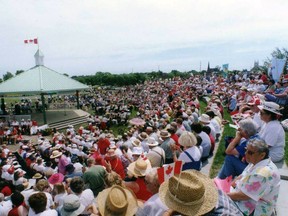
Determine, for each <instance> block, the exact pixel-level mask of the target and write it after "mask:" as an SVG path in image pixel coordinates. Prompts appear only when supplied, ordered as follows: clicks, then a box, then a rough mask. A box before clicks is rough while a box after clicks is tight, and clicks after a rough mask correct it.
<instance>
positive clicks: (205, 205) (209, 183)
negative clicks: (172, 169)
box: [159, 170, 243, 216]
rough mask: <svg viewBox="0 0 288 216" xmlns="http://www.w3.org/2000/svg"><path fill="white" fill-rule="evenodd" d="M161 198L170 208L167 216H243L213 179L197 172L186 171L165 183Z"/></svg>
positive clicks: (162, 187) (162, 186)
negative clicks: (217, 187)
mask: <svg viewBox="0 0 288 216" xmlns="http://www.w3.org/2000/svg"><path fill="white" fill-rule="evenodd" d="M159 197H160V199H161V201H162V202H163V203H164V204H165V205H166V206H168V207H169V209H170V210H168V211H167V212H165V213H164V214H163V216H164V215H165V216H166V215H169V216H170V215H179V214H180V215H183V216H184V215H185V216H200V215H201V216H202V215H207V216H209V215H227V216H229V215H230V216H235V215H243V214H242V213H241V212H240V211H239V209H238V208H237V206H236V205H235V204H234V202H233V201H232V200H231V199H230V198H229V197H228V196H227V195H226V194H225V193H224V192H222V191H221V190H217V189H216V187H215V184H214V182H213V180H211V179H210V178H209V177H207V176H206V175H204V174H202V173H201V172H199V171H197V170H189V171H188V170H186V171H183V172H181V173H180V175H179V176H172V177H171V178H170V179H168V181H165V182H163V183H162V184H161V186H160V188H159Z"/></svg>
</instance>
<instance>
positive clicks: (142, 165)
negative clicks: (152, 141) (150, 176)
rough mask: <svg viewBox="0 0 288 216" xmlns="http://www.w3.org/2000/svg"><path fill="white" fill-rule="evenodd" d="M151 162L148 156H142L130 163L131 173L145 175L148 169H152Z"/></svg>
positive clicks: (139, 175)
mask: <svg viewBox="0 0 288 216" xmlns="http://www.w3.org/2000/svg"><path fill="white" fill-rule="evenodd" d="M151 167H152V166H151V163H150V161H149V159H148V158H142V157H141V156H140V157H139V158H138V159H137V160H136V161H135V162H133V163H130V164H129V166H128V167H127V170H128V171H130V173H131V174H132V175H133V176H135V177H136V178H137V177H143V176H145V175H146V174H147V173H148V171H149V170H150V169H151Z"/></svg>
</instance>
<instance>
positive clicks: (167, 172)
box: [166, 166, 173, 175]
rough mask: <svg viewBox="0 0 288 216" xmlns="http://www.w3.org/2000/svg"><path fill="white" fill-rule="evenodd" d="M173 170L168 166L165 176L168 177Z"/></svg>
mask: <svg viewBox="0 0 288 216" xmlns="http://www.w3.org/2000/svg"><path fill="white" fill-rule="evenodd" d="M172 170H173V167H171V166H169V167H168V168H167V170H166V175H170V174H171V172H172Z"/></svg>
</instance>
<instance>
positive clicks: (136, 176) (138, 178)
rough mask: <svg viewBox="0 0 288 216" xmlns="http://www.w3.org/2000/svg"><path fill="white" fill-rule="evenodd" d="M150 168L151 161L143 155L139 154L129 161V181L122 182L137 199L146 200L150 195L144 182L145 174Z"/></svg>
mask: <svg viewBox="0 0 288 216" xmlns="http://www.w3.org/2000/svg"><path fill="white" fill-rule="evenodd" d="M150 169H151V163H150V161H149V159H148V158H146V157H145V156H140V157H139V158H138V159H137V161H135V162H133V163H131V164H130V165H129V166H128V168H127V170H128V176H130V177H131V181H129V182H128V181H126V182H124V183H125V186H126V187H128V188H130V189H131V190H132V191H133V192H134V193H135V195H136V197H137V199H140V200H144V201H146V200H148V199H149V198H150V197H151V196H152V194H151V193H150V192H149V191H147V187H146V184H145V176H146V174H147V173H148V172H149V170H150Z"/></svg>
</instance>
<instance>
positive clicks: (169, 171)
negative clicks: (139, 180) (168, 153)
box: [157, 161, 182, 184]
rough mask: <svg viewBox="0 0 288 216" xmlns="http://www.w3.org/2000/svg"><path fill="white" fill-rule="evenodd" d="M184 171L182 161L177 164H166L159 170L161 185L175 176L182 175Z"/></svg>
mask: <svg viewBox="0 0 288 216" xmlns="http://www.w3.org/2000/svg"><path fill="white" fill-rule="evenodd" d="M181 170H182V161H176V162H175V163H171V164H165V165H164V166H163V167H160V168H158V169H157V173H158V180H159V183H160V184H162V183H163V182H164V181H165V180H167V179H169V178H170V177H172V176H173V175H175V174H180V172H181Z"/></svg>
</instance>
